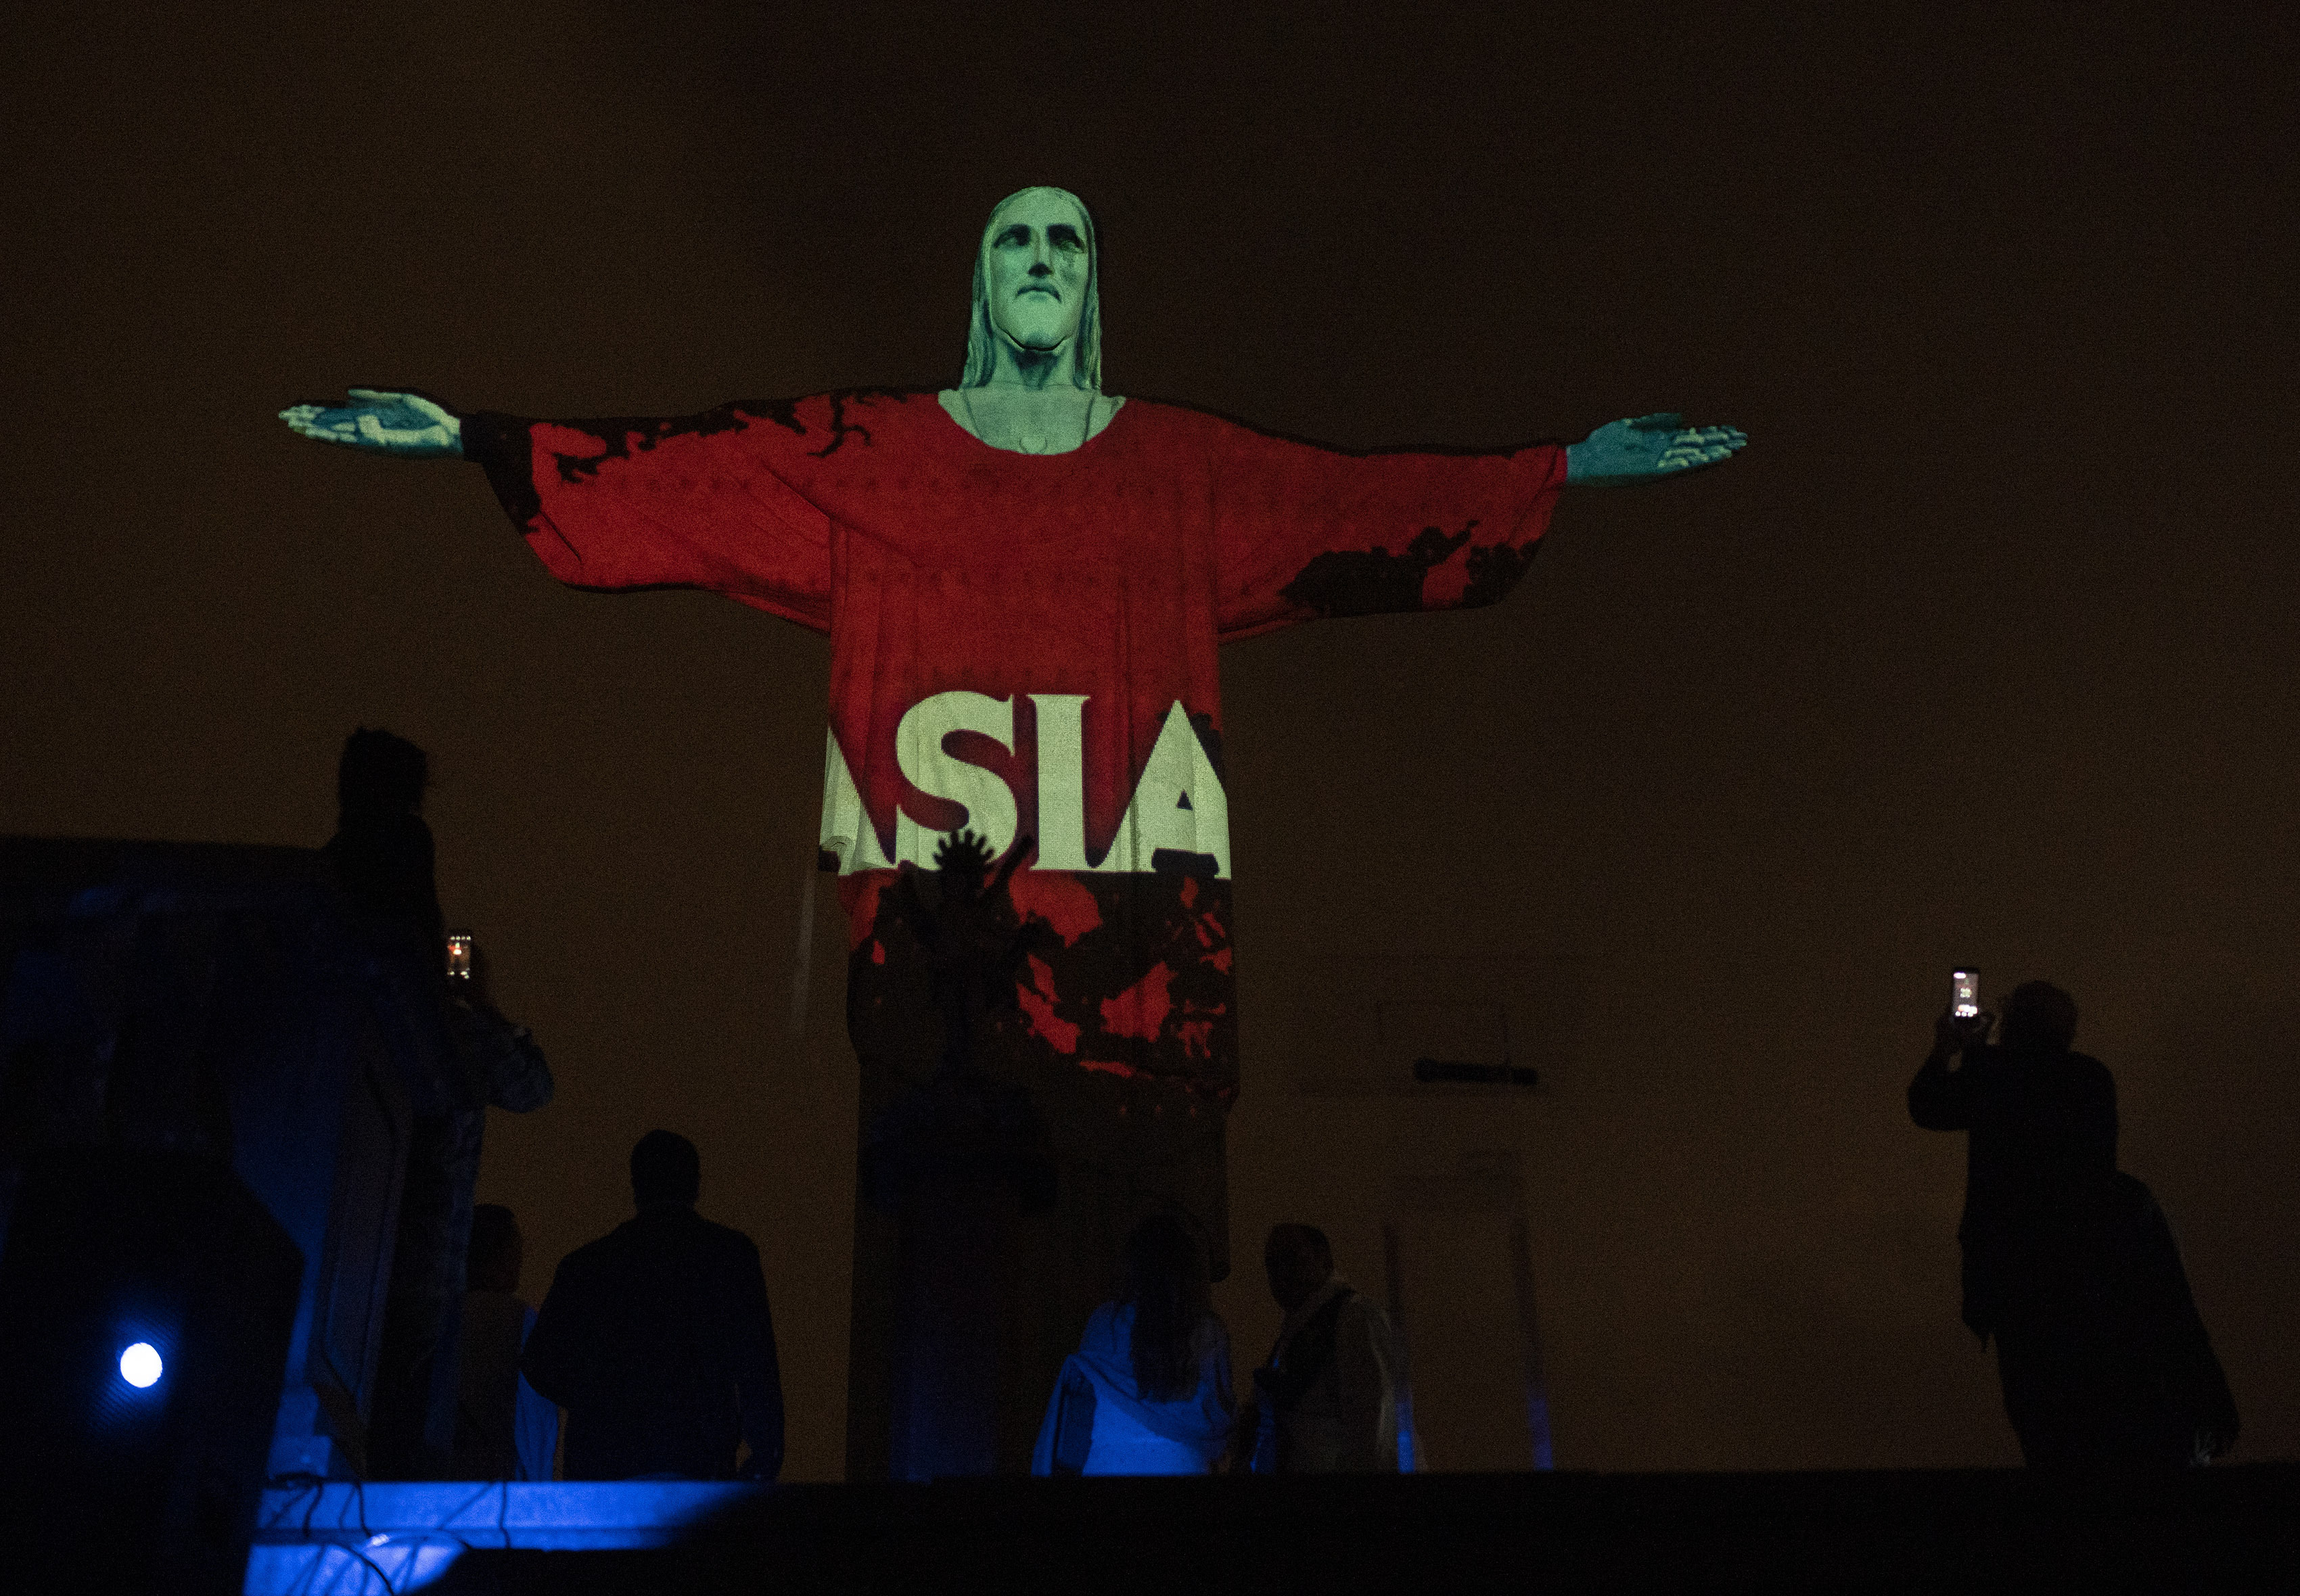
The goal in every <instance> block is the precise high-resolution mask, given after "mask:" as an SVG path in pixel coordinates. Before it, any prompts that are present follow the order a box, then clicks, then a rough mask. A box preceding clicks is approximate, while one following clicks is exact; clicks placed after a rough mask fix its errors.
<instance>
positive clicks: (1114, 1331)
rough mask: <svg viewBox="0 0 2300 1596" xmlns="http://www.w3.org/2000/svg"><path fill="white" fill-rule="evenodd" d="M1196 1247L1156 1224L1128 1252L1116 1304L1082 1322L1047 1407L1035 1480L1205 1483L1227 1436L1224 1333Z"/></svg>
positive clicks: (1165, 1224)
mask: <svg viewBox="0 0 2300 1596" xmlns="http://www.w3.org/2000/svg"><path fill="white" fill-rule="evenodd" d="M1212 1303H1213V1280H1212V1278H1211V1276H1210V1272H1209V1269H1208V1267H1207V1261H1206V1249H1205V1244H1204V1243H1203V1242H1201V1241H1200V1240H1199V1239H1198V1235H1197V1233H1196V1231H1194V1230H1193V1229H1192V1228H1191V1227H1190V1226H1188V1225H1187V1224H1185V1223H1184V1222H1183V1221H1182V1220H1180V1219H1179V1218H1175V1217H1173V1216H1171V1215H1167V1214H1158V1215H1154V1216H1152V1217H1151V1218H1147V1219H1145V1220H1143V1221H1142V1223H1141V1224H1139V1225H1138V1226H1135V1227H1134V1232H1133V1234H1131V1235H1129V1237H1128V1238H1127V1242H1126V1287H1125V1294H1124V1295H1123V1296H1122V1297H1121V1298H1120V1300H1119V1301H1115V1302H1105V1303H1104V1304H1103V1305H1102V1306H1101V1307H1099V1308H1097V1309H1095V1310H1094V1314H1093V1317H1092V1318H1088V1320H1087V1326H1086V1334H1085V1335H1084V1336H1082V1337H1081V1338H1080V1339H1079V1350H1078V1351H1075V1352H1073V1353H1071V1355H1070V1356H1069V1357H1068V1358H1066V1359H1063V1372H1062V1376H1061V1378H1060V1379H1058V1380H1057V1381H1056V1382H1055V1384H1054V1395H1053V1396H1052V1397H1051V1398H1050V1399H1048V1401H1047V1403H1046V1421H1045V1422H1044V1423H1043V1424H1042V1425H1041V1426H1039V1430H1038V1450H1037V1451H1036V1453H1035V1454H1034V1455H1033V1457H1032V1458H1031V1460H1030V1472H1031V1473H1032V1474H1036V1475H1113V1474H1210V1473H1212V1472H1213V1468H1214V1466H1215V1465H1216V1464H1217V1463H1218V1462H1219V1461H1220V1460H1221V1458H1222V1455H1223V1453H1224V1451H1225V1450H1226V1448H1227V1446H1228V1444H1229V1431H1230V1403H1231V1398H1230V1386H1229V1379H1230V1376H1229V1331H1228V1330H1226V1329H1225V1328H1223V1326H1222V1322H1221V1318H1220V1317H1219V1316H1218V1315H1216V1314H1215V1312H1214V1311H1213V1306H1212Z"/></svg>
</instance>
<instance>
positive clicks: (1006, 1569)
mask: <svg viewBox="0 0 2300 1596" xmlns="http://www.w3.org/2000/svg"><path fill="white" fill-rule="evenodd" d="M263 1524H264V1527H263V1529H262V1531H261V1532H260V1534H259V1536H258V1544H257V1547H256V1553H255V1557H254V1559H252V1561H251V1563H250V1567H249V1580H248V1587H247V1588H248V1590H249V1591H250V1592H254V1593H258V1596H265V1593H269V1592H285V1591H289V1590H296V1591H312V1592H320V1591H329V1592H353V1591H382V1590H384V1589H386V1588H387V1587H386V1585H385V1584H384V1583H383V1582H384V1580H385V1579H388V1580H389V1582H390V1584H389V1587H388V1588H390V1589H393V1590H396V1591H407V1590H413V1589H428V1590H433V1591H438V1592H521V1593H524V1592H781V1591H826V1592H827V1591H839V1592H852V1591H877V1590H909V1591H938V1590H970V1591H971V1590H998V1591H1010V1592H1037V1591H1047V1592H1054V1591H1060V1592H1094V1593H1096V1596H1099V1593H1101V1592H1134V1591H1142V1592H1153V1591H1154V1592H1169V1593H1173V1596H1180V1593H1182V1592H1197V1591H1255V1592H1281V1591H1301V1592H1313V1593H1319V1596H1323V1593H1325V1592H1360V1591H1363V1592H1397V1591H1428V1590H1462V1589H1511V1590H1525V1591H1556V1590H1593V1591H1594V1590H1603V1591H1639V1590H1672V1591H1673V1590H1698V1591H1742V1590H1749V1591H1756V1590H1763V1591H1779V1590H1797V1589H1823V1588H1829V1589H1845V1588H1858V1589H1866V1590H1904V1591H1948V1590H1975V1589H1992V1590H1993V1589H2002V1588H2005V1587H2008V1586H2028V1587H2032V1588H2038V1589H2047V1590H2074V1589H2084V1590H2103V1589H2110V1590H2131V1591H2171V1590H2193V1589H2214V1590H2221V1591H2252V1590H2294V1589H2300V1465H2293V1464H2254V1465H2249V1466H2239V1467H2216V1468H2212V1469H2206V1470H2198V1471H2196V1472H2194V1473H2191V1474H2188V1475H2180V1476H2177V1477H2174V1478H2171V1479H2163V1480H2156V1481H2152V1482H2145V1483H2144V1482H2130V1481H2121V1482H2120V1481H2102V1482H2078V1481H2062V1480H2053V1479H2048V1478H2038V1477H2037V1476H2034V1475H2027V1474H2023V1473H2021V1472H2018V1471H1999V1470H1960V1471H1938V1472H1923V1473H1892V1474H1886V1473H1878V1474H1775V1475H1755V1474H1712V1475H1587V1474H1551V1475H1407V1476H1404V1477H1390V1478H1381V1477H1371V1478H1351V1479H1325V1480H1257V1479H1220V1478H1218V1479H1195V1480H1076V1481H1033V1480H954V1481H947V1482H944V1483H940V1484H933V1485H798V1486H787V1487H782V1488H779V1489H761V1488H757V1487H752V1486H741V1485H710V1484H684V1483H669V1482H666V1483H662V1484H650V1483H637V1482H635V1483H633V1484H625V1485H511V1486H502V1485H372V1486H368V1487H366V1488H365V1489H364V1490H361V1489H360V1488H358V1487H354V1486H350V1485H329V1486H326V1487H321V1488H314V1489H312V1490H307V1491H304V1492H295V1491H272V1492H267V1493H266V1498H265V1509H264V1513H263Z"/></svg>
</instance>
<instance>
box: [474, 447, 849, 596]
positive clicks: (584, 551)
mask: <svg viewBox="0 0 2300 1596" xmlns="http://www.w3.org/2000/svg"><path fill="white" fill-rule="evenodd" d="M802 403H804V402H802ZM794 409H795V407H794V406H791V405H779V406H776V405H746V404H739V403H737V404H727V405H721V407H720V408H718V409H717V410H713V411H704V413H703V414H701V415H696V416H681V417H675V418H671V419H668V420H660V419H645V418H622V417H617V418H611V419H606V420H585V421H538V420H527V419H525V418H522V417H518V416H505V415H496V414H494V413H492V412H488V411H479V412H477V413H474V414H471V415H467V416H464V417H463V418H462V436H463V454H464V458H466V459H468V460H473V461H478V462H479V464H480V465H481V466H482V467H484V468H485V469H486V471H487V480H488V482H489V483H490V484H491V485H492V486H494V488H495V491H496V497H497V498H498V499H500V500H501V501H502V502H503V506H504V510H505V511H507V512H509V514H510V516H511V519H512V522H513V523H514V524H515V525H516V526H517V527H518V528H519V529H520V531H521V533H522V534H523V535H524V536H526V538H527V541H528V546H529V547H530V548H532V549H533V550H534V551H535V552H536V554H537V556H538V557H539V558H540V559H541V560H542V561H543V563H544V564H545V566H546V567H547V568H548V569H550V571H551V574H552V575H553V576H554V577H556V578H559V579H560V580H561V581H562V582H564V583H566V584H567V585H568V586H571V587H585V588H592V589H596V590H600V591H606V592H619V591H622V590H624V589H628V588H634V587H700V588H704V589H706V590H708V591H710V592H712V593H722V594H726V595H727V596H728V597H729V598H733V599H739V600H740V601H742V602H743V603H746V604H750V605H752V606H754V608H757V609H761V610H765V611H770V612H771V613H773V614H776V615H780V616H782V617H784V618H785V619H790V620H795V621H796V622H798V623H799V624H800V625H801V626H804V627H808V628H812V629H813V630H815V631H819V632H821V631H828V630H829V629H830V536H829V528H830V520H829V517H828V516H827V515H825V514H824V513H823V512H822V511H821V510H819V509H817V508H816V507H815V506H814V505H813V504H812V503H810V502H809V501H808V500H807V498H806V497H805V496H804V495H802V494H801V493H800V492H798V490H797V489H796V488H794V487H793V486H790V484H789V483H788V482H787V480H786V479H785V477H784V476H783V475H782V474H780V473H779V471H778V469H777V468H778V466H779V465H781V464H782V463H783V462H782V461H781V459H780V456H782V455H783V454H785V453H790V452H791V450H792V449H793V447H794V445H795V440H796V438H797V437H799V436H804V434H803V433H802V432H800V431H799V429H798V428H796V427H795V426H794V423H793V419H792V411H794Z"/></svg>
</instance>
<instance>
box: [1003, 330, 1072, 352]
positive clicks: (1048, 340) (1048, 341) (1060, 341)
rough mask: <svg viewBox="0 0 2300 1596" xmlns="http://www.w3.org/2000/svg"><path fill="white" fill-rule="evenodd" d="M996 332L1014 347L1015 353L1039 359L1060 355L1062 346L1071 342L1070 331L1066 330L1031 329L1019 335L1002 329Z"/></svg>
mask: <svg viewBox="0 0 2300 1596" xmlns="http://www.w3.org/2000/svg"><path fill="white" fill-rule="evenodd" d="M998 330H999V331H1001V332H1003V333H1005V334H1006V341H1007V342H1008V343H1010V344H1012V345H1014V350H1015V353H1018V354H1026V355H1036V356H1038V357H1039V358H1041V359H1044V358H1045V357H1046V356H1047V355H1050V354H1060V353H1062V352H1063V345H1065V344H1067V343H1069V342H1070V341H1071V329H1070V328H1061V329H1060V330H1050V329H1044V328H1030V329H1029V330H1028V331H1025V332H1021V333H1016V332H1013V331H1012V330H1010V329H1008V328H1003V327H1002V328H999V329H998Z"/></svg>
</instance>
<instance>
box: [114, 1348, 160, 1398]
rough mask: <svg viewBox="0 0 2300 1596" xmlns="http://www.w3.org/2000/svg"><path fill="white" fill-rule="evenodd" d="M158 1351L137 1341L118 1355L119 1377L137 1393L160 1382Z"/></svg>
mask: <svg viewBox="0 0 2300 1596" xmlns="http://www.w3.org/2000/svg"><path fill="white" fill-rule="evenodd" d="M160 1370H161V1364H160V1349H159V1348H157V1347H155V1346H154V1345H153V1344H152V1343H151V1342H148V1341H139V1342H137V1343H136V1344H135V1345H134V1346H132V1347H129V1349H128V1350H127V1351H124V1352H122V1353H121V1354H120V1377H121V1379H123V1380H125V1381H127V1382H128V1383H129V1384H130V1385H133V1386H134V1387H136V1389H137V1390H138V1391H143V1390H145V1389H146V1388H147V1387H149V1386H153V1385H156V1384H159V1382H160Z"/></svg>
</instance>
